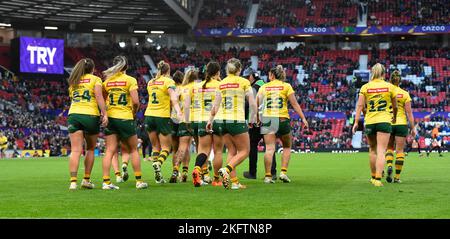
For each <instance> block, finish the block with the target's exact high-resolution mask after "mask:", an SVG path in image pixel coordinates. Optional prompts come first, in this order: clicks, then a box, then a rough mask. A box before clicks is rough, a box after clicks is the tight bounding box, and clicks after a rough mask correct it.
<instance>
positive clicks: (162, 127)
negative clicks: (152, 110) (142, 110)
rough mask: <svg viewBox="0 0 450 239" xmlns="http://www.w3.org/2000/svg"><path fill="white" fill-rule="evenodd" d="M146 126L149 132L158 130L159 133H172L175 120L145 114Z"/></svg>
mask: <svg viewBox="0 0 450 239" xmlns="http://www.w3.org/2000/svg"><path fill="white" fill-rule="evenodd" d="M145 127H146V128H147V131H148V132H152V131H156V132H157V133H158V134H162V135H169V134H172V133H173V132H172V129H173V122H172V119H170V118H162V117H156V116H145Z"/></svg>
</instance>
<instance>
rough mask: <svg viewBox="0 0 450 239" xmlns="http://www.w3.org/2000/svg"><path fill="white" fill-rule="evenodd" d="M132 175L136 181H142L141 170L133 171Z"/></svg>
mask: <svg viewBox="0 0 450 239" xmlns="http://www.w3.org/2000/svg"><path fill="white" fill-rule="evenodd" d="M134 177H136V181H137V182H140V181H142V173H141V172H134Z"/></svg>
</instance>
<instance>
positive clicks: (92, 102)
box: [69, 74, 102, 115]
mask: <svg viewBox="0 0 450 239" xmlns="http://www.w3.org/2000/svg"><path fill="white" fill-rule="evenodd" d="M96 85H100V86H102V80H101V79H100V78H99V77H97V76H94V75H91V74H86V75H83V76H82V77H81V80H80V83H79V84H78V85H77V86H70V87H69V96H70V100H71V103H70V109H69V115H70V114H83V115H100V111H99V110H98V105H97V100H96V99H95V93H94V88H95V86H96Z"/></svg>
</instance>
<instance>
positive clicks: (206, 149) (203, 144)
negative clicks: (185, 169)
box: [192, 134, 212, 187]
mask: <svg viewBox="0 0 450 239" xmlns="http://www.w3.org/2000/svg"><path fill="white" fill-rule="evenodd" d="M211 146H212V135H210V134H206V135H203V136H199V138H198V154H197V157H196V158H195V167H194V170H193V171H192V181H193V183H194V186H195V187H200V186H201V184H202V180H201V170H202V166H203V165H204V164H205V162H206V161H207V160H208V156H209V153H210V152H211Z"/></svg>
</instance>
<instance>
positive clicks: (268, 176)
mask: <svg viewBox="0 0 450 239" xmlns="http://www.w3.org/2000/svg"><path fill="white" fill-rule="evenodd" d="M264 177H266V178H272V174H271V173H266V176H264Z"/></svg>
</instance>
